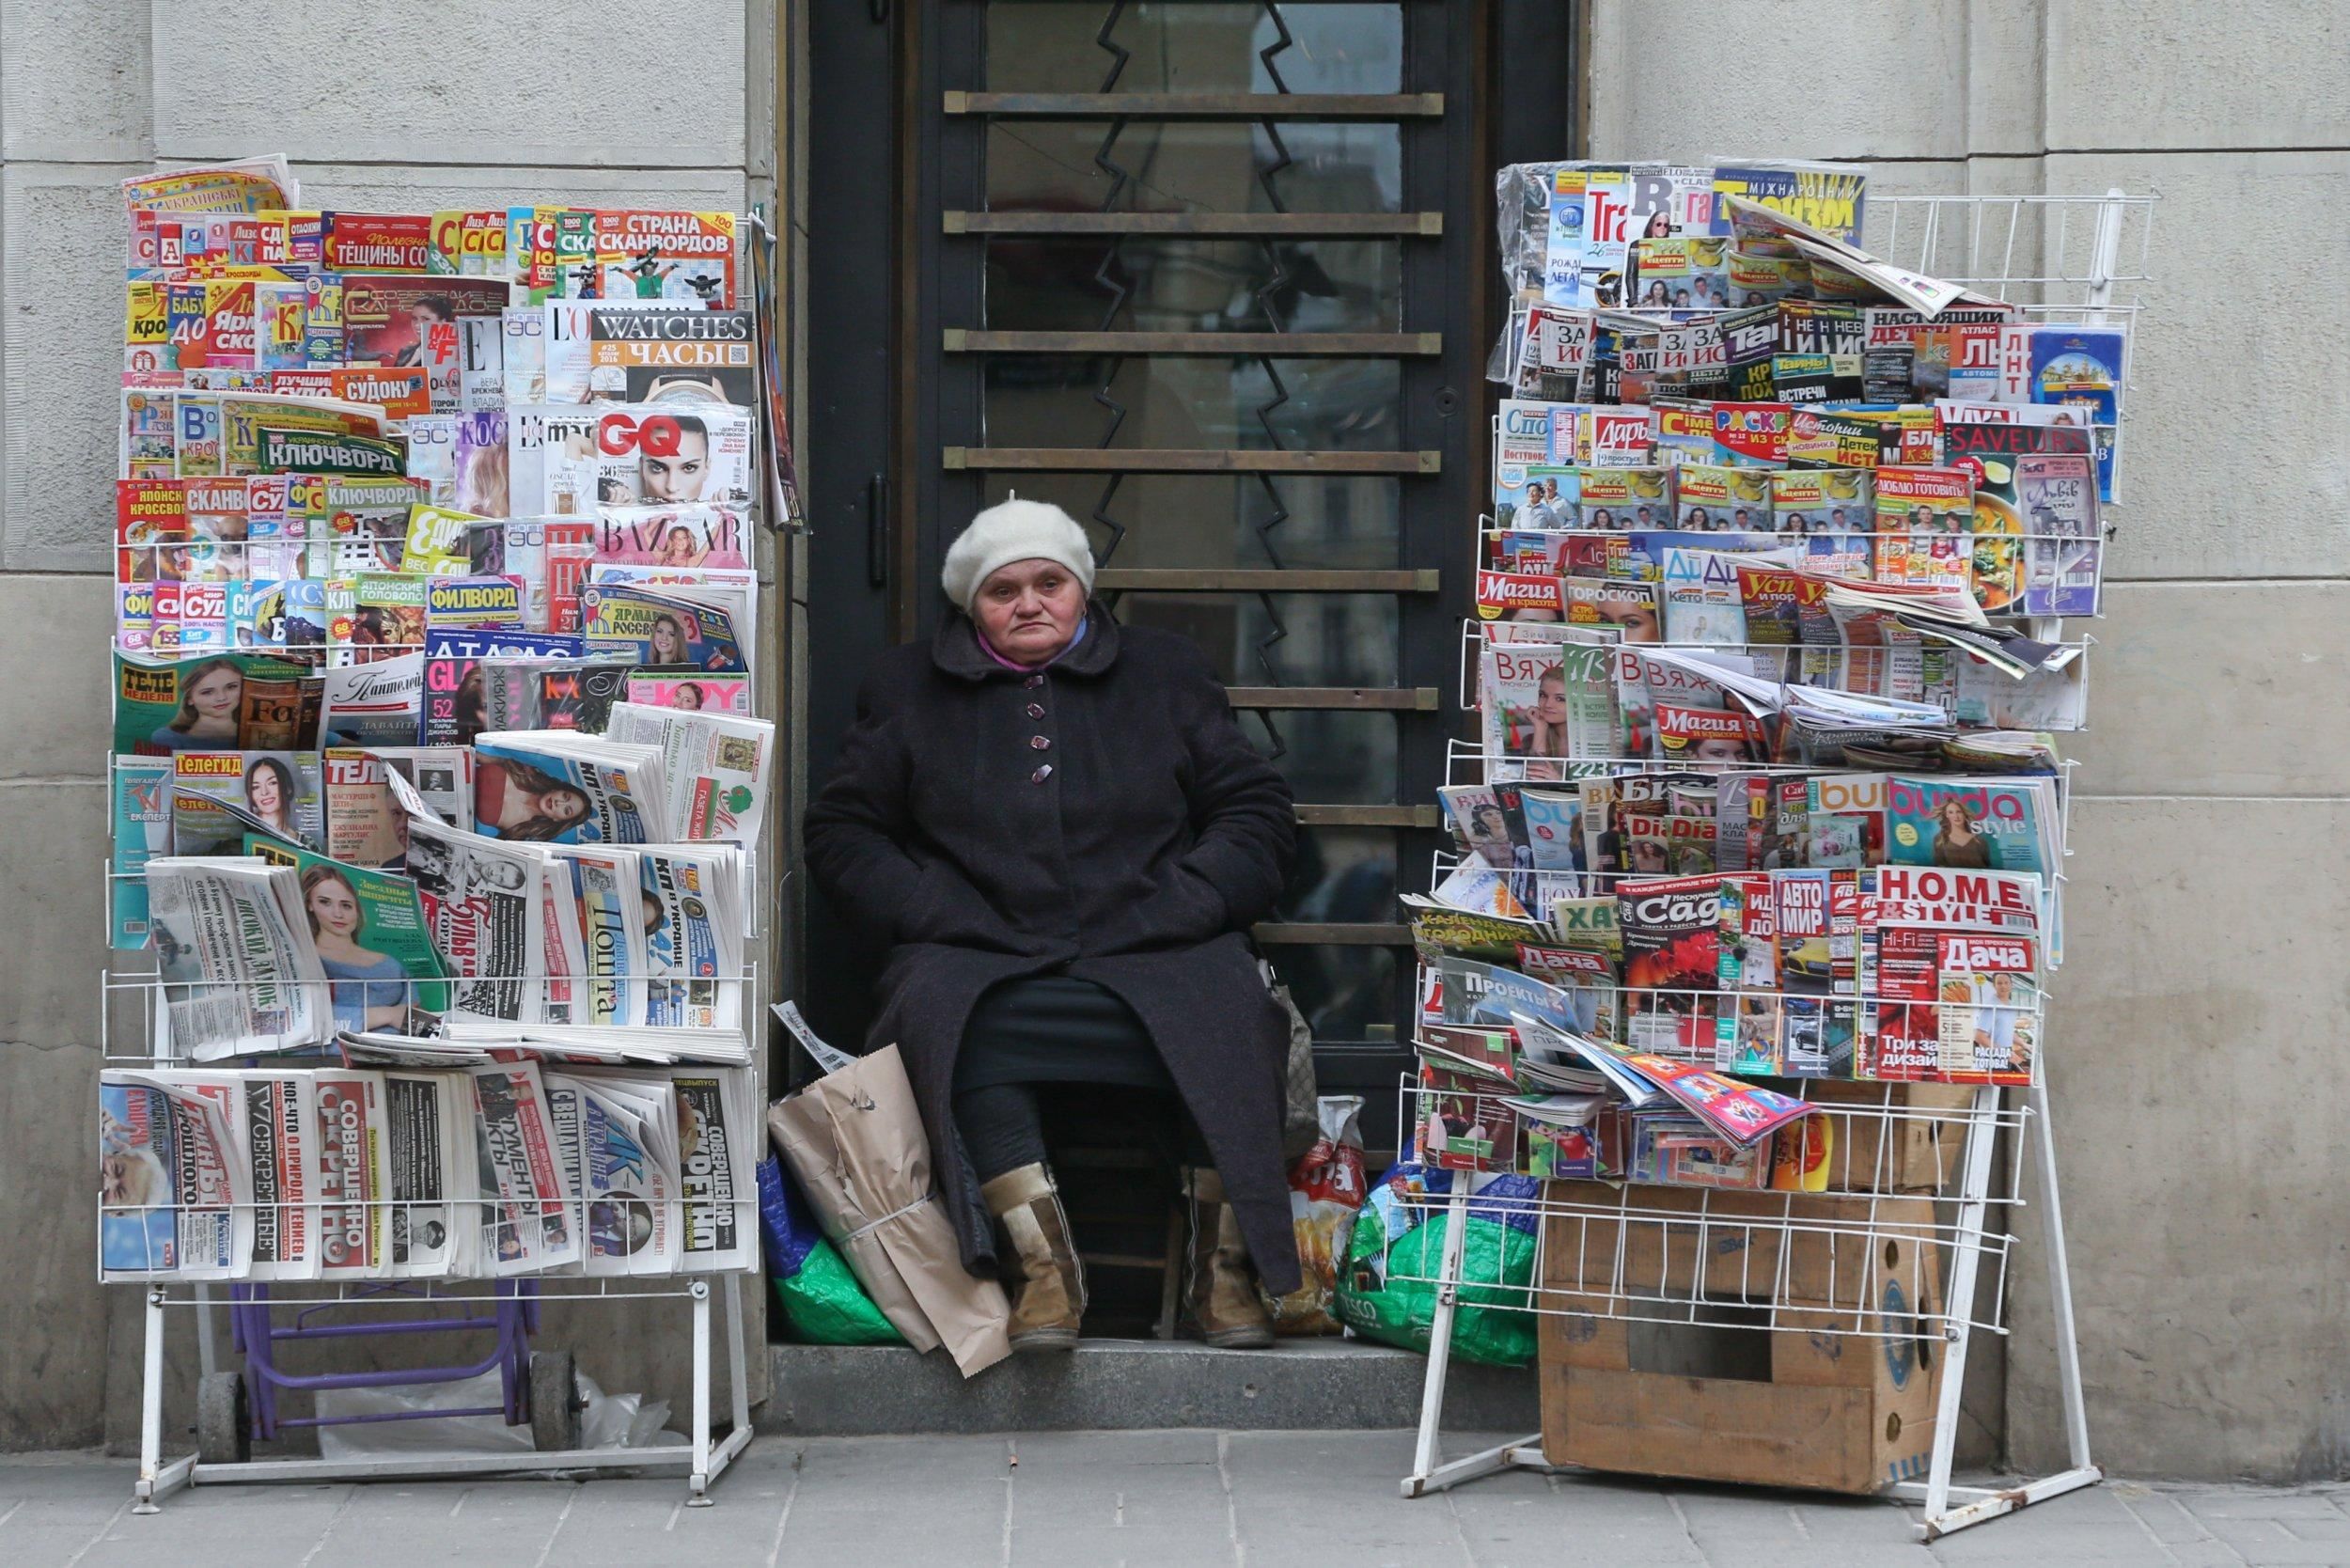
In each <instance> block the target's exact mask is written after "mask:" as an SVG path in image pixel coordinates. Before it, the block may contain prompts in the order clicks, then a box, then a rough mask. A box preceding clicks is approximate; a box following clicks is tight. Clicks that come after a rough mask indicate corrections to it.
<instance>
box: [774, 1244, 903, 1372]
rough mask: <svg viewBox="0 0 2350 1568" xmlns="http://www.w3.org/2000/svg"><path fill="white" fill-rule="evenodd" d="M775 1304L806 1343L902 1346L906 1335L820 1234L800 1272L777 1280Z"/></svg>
mask: <svg viewBox="0 0 2350 1568" xmlns="http://www.w3.org/2000/svg"><path fill="white" fill-rule="evenodd" d="M776 1307H777V1309H780V1310H781V1311H782V1313H783V1321H784V1325H785V1326H786V1327H787V1328H789V1329H790V1330H791V1338H792V1339H793V1340H794V1341H798V1342H799V1343H801V1344H805V1345H901V1344H903V1343H905V1342H906V1341H905V1336H904V1335H902V1334H901V1333H899V1332H898V1328H897V1325H895V1324H893V1323H891V1322H890V1321H889V1320H888V1319H887V1318H885V1317H884V1316H883V1315H882V1309H880V1308H878V1307H876V1306H874V1305H873V1302H872V1298H871V1297H870V1296H868V1295H867V1294H865V1287H864V1286H862V1285H860V1284H858V1283H857V1282H856V1276H855V1275H854V1274H852V1273H850V1272H849V1265H848V1264H847V1263H846V1262H842V1261H841V1258H840V1254H839V1253H838V1251H837V1250H835V1249H834V1247H833V1245H832V1243H830V1242H828V1241H826V1240H824V1239H823V1237H821V1236H819V1237H818V1238H817V1239H816V1244H815V1245H814V1246H813V1247H809V1248H808V1249H807V1257H805V1258H803V1259H801V1260H800V1267H799V1271H798V1272H797V1273H795V1274H793V1275H792V1276H791V1278H789V1279H778V1280H776Z"/></svg>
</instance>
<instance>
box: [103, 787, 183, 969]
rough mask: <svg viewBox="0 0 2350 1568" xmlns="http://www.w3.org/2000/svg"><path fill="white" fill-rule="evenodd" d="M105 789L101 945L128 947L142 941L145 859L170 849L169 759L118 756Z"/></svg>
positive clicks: (144, 942) (145, 926)
mask: <svg viewBox="0 0 2350 1568" xmlns="http://www.w3.org/2000/svg"><path fill="white" fill-rule="evenodd" d="M108 792H109V794H110V796H111V800H110V803H109V805H110V810H111V816H112V822H111V824H110V825H111V829H112V831H111V834H110V841H111V842H112V844H113V846H114V850H113V856H112V858H111V860H110V861H109V863H108V866H107V873H106V906H107V930H108V932H109V935H108V938H107V945H108V946H109V947H112V948H113V949H116V950H117V951H130V950H133V949H140V948H144V947H146V946H147V939H148V934H149V928H148V919H147V874H146V868H147V863H148V862H149V860H151V859H153V858H154V857H155V856H156V855H168V854H170V853H171V794H172V760H171V759H169V758H162V759H155V760H149V759H146V758H137V757H118V758H116V759H115V762H114V770H113V774H112V776H111V780H110V782H109V784H108Z"/></svg>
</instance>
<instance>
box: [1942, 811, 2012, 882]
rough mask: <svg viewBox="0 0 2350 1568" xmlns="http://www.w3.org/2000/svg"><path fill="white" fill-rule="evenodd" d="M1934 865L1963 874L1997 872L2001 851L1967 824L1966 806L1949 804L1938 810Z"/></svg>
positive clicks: (1970, 824)
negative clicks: (1972, 871)
mask: <svg viewBox="0 0 2350 1568" xmlns="http://www.w3.org/2000/svg"><path fill="white" fill-rule="evenodd" d="M1934 822H1935V827H1934V863H1935V865H1937V866H1950V867H1954V868H1956V869H1959V870H1980V871H1996V870H1998V869H1999V855H1998V846H1997V845H1995V844H1993V843H1992V841H1991V838H1990V835H1988V834H1985V833H1978V832H1976V831H1975V824H1974V823H1972V822H1970V821H1968V820H1967V816H1966V802H1965V801H1962V800H1955V799H1953V800H1946V801H1944V802H1943V803H1942V804H1941V805H1939V806H1937V807H1935V808H1934Z"/></svg>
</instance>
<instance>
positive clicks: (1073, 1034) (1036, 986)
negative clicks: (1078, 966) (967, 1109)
mask: <svg viewBox="0 0 2350 1568" xmlns="http://www.w3.org/2000/svg"><path fill="white" fill-rule="evenodd" d="M1071 1083H1075V1084H1123V1085H1126V1086H1128V1087H1130V1088H1135V1089H1154V1090H1164V1091H1165V1092H1167V1093H1169V1094H1172V1093H1174V1092H1175V1080H1174V1079H1173V1078H1171V1077H1169V1076H1168V1075H1167V1063H1165V1062H1164V1061H1161V1060H1160V1059H1159V1053H1158V1049H1157V1047H1155V1046H1154V1045H1152V1043H1151V1035H1150V1032H1149V1031H1148V1030H1147V1029H1145V1028H1144V1027H1142V1020H1141V1019H1139V1018H1137V1017H1136V1016H1135V1012H1134V1009H1132V1008H1130V1007H1128V1006H1127V1005H1126V1004H1125V1003H1124V1002H1123V1001H1121V1000H1120V998H1119V996H1117V994H1116V993H1114V992H1111V991H1108V990H1106V989H1105V988H1104V987H1102V986H1099V985H1096V984H1095V983H1094V982H1093V981H1091V980H1076V979H1073V978H1072V977H1071V976H1068V975H1034V976H1030V977H1028V978H1027V979H1026V980H1007V981H1005V982H1004V983H1003V984H1001V985H997V986H995V987H992V988H991V989H989V990H988V991H987V992H986V993H984V994H983V995H982V996H980V997H979V1004H978V1005H977V1006H976V1007H974V1008H973V1009H972V1010H971V1018H970V1022H969V1023H968V1024H966V1025H965V1026H964V1031H963V1048H962V1050H961V1051H960V1052H958V1053H957V1054H956V1057H955V1090H956V1091H957V1092H958V1093H960V1092H962V1091H963V1090H972V1089H986V1088H989V1087H991V1086H993V1085H995V1084H1071Z"/></svg>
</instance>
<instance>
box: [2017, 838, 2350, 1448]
mask: <svg viewBox="0 0 2350 1568" xmlns="http://www.w3.org/2000/svg"><path fill="white" fill-rule="evenodd" d="M2073 841H2074V847H2075V851H2076V853H2075V856H2074V859H2073V862H2072V881H2071V884H2070V886H2069V888H2068V892H2067V900H2066V909H2067V926H2068V934H2067V946H2068V949H2069V962H2068V963H2067V964H2066V965H2065V967H2064V969H2063V971H2062V973H2061V974H2060V976H2059V978H2058V986H2057V989H2058V991H2059V992H2060V996H2059V998H2058V1000H2057V1002H2056V1003H2055V1005H2053V1006H2052V1007H2051V1009H2050V1012H2049V1028H2050V1039H2049V1047H2048V1060H2049V1062H2050V1064H2051V1066H2052V1068H2053V1071H2054V1086H2055V1087H2054V1096H2055V1105H2054V1116H2053V1121H2054V1125H2055V1129H2056V1137H2057V1143H2056V1150H2057V1158H2058V1164H2059V1168H2060V1179H2061V1182H2062V1193H2063V1200H2064V1217H2065V1226H2066V1231H2067V1233H2068V1238H2069V1244H2070V1245H2069V1248H2068V1255H2069V1258H2070V1261H2071V1264H2072V1284H2073V1300H2074V1310H2075V1314H2076V1323H2077V1326H2078V1331H2079V1340H2080V1346H2081V1365H2082V1376H2083V1380H2084V1384H2085V1387H2086V1389H2087V1393H2088V1401H2089V1411H2090V1422H2091V1430H2092V1440H2093V1444H2094V1452H2095V1456H2096V1458H2097V1460H2098V1462H2099V1463H2100V1464H2103V1465H2104V1466H2107V1469H2108V1470H2109V1471H2110V1472H2112V1473H2116V1474H2120V1475H2127V1476H2136V1477H2144V1478H2149V1479H2154V1478H2161V1477H2169V1476H2205V1477H2208V1476H2212V1475H2216V1474H2219V1473H2222V1472H2225V1473H2227V1474H2229V1475H2231V1476H2234V1477H2240V1478H2243V1479H2248V1480H2260V1481H2270V1482H2294V1481H2302V1480H2315V1479H2318V1478H2320V1477H2323V1476H2330V1475H2337V1474H2339V1473H2340V1467H2341V1465H2342V1452H2343V1450H2342V1427H2341V1413H2342V1410H2343V1409H2344V1408H2345V1407H2350V1371H2346V1370H2345V1367H2344V1364H2343V1362H2342V1356H2341V1355H2340V1349H2341V1337H2342V1321H2343V1317H2344V1314H2345V1312H2350V1295H2346V1294H2345V1288H2344V1283H2343V1282H2344V1281H2345V1280H2350V1231H2345V1229H2344V1227H2343V1226H2342V1192H2343V1191H2344V1190H2345V1189H2350V1144H2345V1143H2344V1142H2343V1140H2342V1136H2341V1115H2340V1109H2339V1096H2338V1095H2337V1094H2335V1093H2334V1092H2333V1086H2334V1085H2335V1084H2336V1083H2337V1082H2338V1080H2339V1079H2340V1076H2341V1018H2342V1006H2343V999H2344V992H2343V980H2342V933H2343V932H2344V931H2345V930H2350V886H2345V884H2344V882H2343V880H2342V876H2341V874H2340V869H2341V868H2342V866H2343V865H2345V864H2350V801H2344V800H2341V799H2334V800H2308V799H2302V800H2279V801H2252V800H2175V801H2147V800H2129V801H2109V800H2083V801H2081V802H2080V803H2079V804H2078V805H2077V806H2076V808H2075V810H2074V818H2073ZM2036 1186H2037V1184H2036V1183H2031V1184H2028V1197H2029V1198H2030V1199H2031V1200H2033V1201H2034V1202H2035V1203H2037V1201H2038V1200H2037V1194H2036V1191H2034V1190H2033V1189H2035V1188H2036ZM2040 1212H2041V1211H2040V1209H2039V1208H2038V1207H2032V1208H2027V1209H2025V1210H2024V1211H2022V1213H2021V1214H2020V1215H2018V1216H2017V1229H2018V1231H2019V1242H2018V1247H2017V1250H2016V1256H2015V1257H2014V1258H2013V1260H2012V1261H2011V1262H2010V1263H2009V1265H2008V1266H2009V1269H2010V1271H2011V1272H2010V1274H2009V1278H2008V1299H2009V1301H2010V1302H2011V1303H2012V1319H2013V1325H2014V1330H2015V1332H2014V1335H2013V1339H2012V1341H2011V1342H2010V1347H2009V1369H2010V1372H2009V1381H2008V1419H2009V1444H2010V1450H2011V1452H2012V1454H2013V1459H2014V1462H2015V1464H2016V1466H2018V1467H2019V1468H2020V1469H2022V1470H2023V1471H2024V1472H2025V1473H2028V1474H2038V1473H2041V1472H2044V1471H2045V1470H2048V1469H2052V1468H2057V1467H2060V1466H2062V1465H2063V1464H2064V1463H2065V1458H2064V1442H2063V1424H2062V1416H2061V1407H2060V1403H2059V1398H2058V1391H2057V1385H2056V1364H2055V1355H2054V1348H2053V1343H2052V1341H2051V1331H2050V1318H2049V1310H2050V1309H2049V1297H2048V1292H2047V1288H2046V1283H2045V1254H2044V1253H2043V1250H2042V1246H2041V1240H2040V1233H2039V1230H2038V1226H2037V1223H2036V1221H2035V1219H2034V1217H2033V1216H2035V1215H2037V1214H2039V1213H2040Z"/></svg>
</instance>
